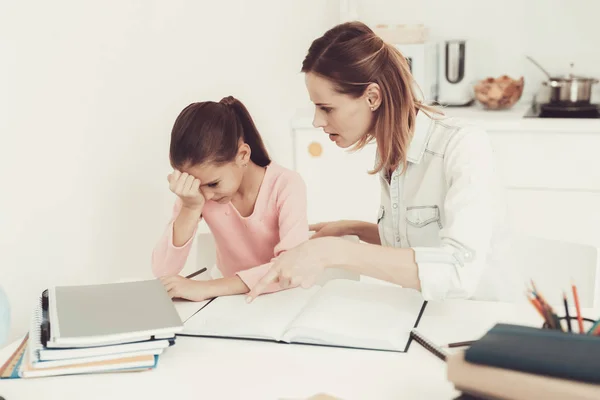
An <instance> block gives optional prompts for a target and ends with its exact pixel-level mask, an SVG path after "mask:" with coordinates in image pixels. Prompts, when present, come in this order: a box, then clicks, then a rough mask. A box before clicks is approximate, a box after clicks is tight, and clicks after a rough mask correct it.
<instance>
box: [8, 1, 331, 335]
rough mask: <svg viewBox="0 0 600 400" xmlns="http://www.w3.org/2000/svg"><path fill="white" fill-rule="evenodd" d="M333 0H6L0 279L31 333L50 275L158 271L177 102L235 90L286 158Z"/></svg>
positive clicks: (76, 279)
mask: <svg viewBox="0 0 600 400" xmlns="http://www.w3.org/2000/svg"><path fill="white" fill-rule="evenodd" d="M338 12H339V8H338V1H337V0H327V1H323V0H293V1H292V0H286V1H280V0H252V1H250V0H248V1H243V0H235V1H231V0H230V1H223V2H218V1H214V0H206V1H198V0H195V1H194V0H162V1H160V0H156V1H143V0H138V1H136V0H109V1H103V2H82V1H78V0H70V1H69V0H57V1H52V2H48V1H43V0H23V1H19V2H16V1H14V2H2V3H1V4H0V135H1V136H0V184H1V186H0V213H1V214H0V285H2V286H3V287H4V288H5V289H6V290H7V292H8V295H9V298H10V301H11V305H12V312H13V323H12V329H11V334H10V338H15V337H16V336H17V335H18V334H21V333H23V332H24V331H25V330H26V327H27V321H28V316H29V311H30V309H31V306H32V304H33V302H34V301H35V300H36V297H37V296H38V295H39V293H40V292H41V290H42V289H43V288H46V287H48V286H49V285H63V284H78V283H83V282H100V281H109V280H116V279H121V278H127V277H149V276H150V264H149V261H150V254H151V250H152V247H153V245H154V243H155V241H156V240H157V238H158V236H159V235H160V234H161V232H162V230H163V228H164V226H165V223H166V221H167V218H168V217H169V215H170V208H171V204H172V201H173V197H172V196H171V195H170V194H169V192H168V188H167V185H166V175H167V174H168V172H169V164H168V143H169V135H170V129H171V126H172V124H173V122H174V119H175V117H176V116H177V114H178V113H179V111H180V110H181V109H182V108H183V107H185V106H186V105H187V104H189V103H190V102H193V101H199V100H208V99H212V100H219V99H220V98H221V97H223V96H226V95H229V94H233V95H235V96H237V97H239V98H240V99H241V100H243V101H244V102H245V103H246V105H247V106H248V108H249V109H250V111H251V113H252V114H253V115H254V117H255V119H256V122H257V124H258V126H259V128H260V130H261V131H262V132H263V134H264V136H265V138H266V140H267V143H268V147H269V148H270V149H271V151H272V155H273V157H274V158H275V160H276V161H278V162H280V163H281V164H283V165H287V166H289V165H290V164H291V151H292V150H291V139H290V135H289V124H290V117H291V116H292V115H293V113H294V110H295V109H296V108H297V107H298V106H299V105H304V104H305V102H306V101H308V100H307V99H308V97H307V95H306V93H305V88H304V82H303V78H302V75H301V74H300V73H299V70H300V66H301V62H302V59H303V57H304V55H305V52H306V51H307V50H308V47H309V45H310V43H311V41H312V40H313V39H315V38H316V37H317V36H319V35H321V34H322V33H323V32H324V31H325V30H326V29H328V28H330V27H331V26H333V25H334V24H335V23H337V22H338V18H339V14H338Z"/></svg>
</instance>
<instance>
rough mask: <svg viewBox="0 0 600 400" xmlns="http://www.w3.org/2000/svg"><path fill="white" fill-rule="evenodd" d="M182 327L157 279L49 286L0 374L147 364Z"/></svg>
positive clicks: (141, 367) (143, 366) (70, 371)
mask: <svg viewBox="0 0 600 400" xmlns="http://www.w3.org/2000/svg"><path fill="white" fill-rule="evenodd" d="M182 329H183V323H182V321H181V318H180V317H179V314H178V313H177V311H176V309H175V307H174V305H173V303H172V301H171V299H170V298H169V295H168V294H167V292H166V291H165V289H164V287H163V285H162V284H161V282H160V281H159V280H147V281H138V282H125V283H114V284H101V285H86V286H59V287H54V288H50V289H49V290H46V291H44V293H43V294H42V296H41V297H40V299H39V302H38V304H36V306H35V309H34V311H33V315H32V318H31V325H30V328H29V332H28V333H27V335H26V336H25V337H24V338H23V341H22V342H21V344H20V346H19V347H18V348H17V350H16V351H15V352H14V353H13V354H12V356H11V357H10V358H9V359H8V360H7V361H6V362H5V363H4V365H2V366H0V378H5V379H7V378H8V379H10V378H32V377H42V376H56V375H74V374H88V373H100V372H102V373H106V372H130V371H142V370H148V369H152V368H155V367H156V365H157V362H158V357H159V355H160V354H161V353H162V352H163V351H164V350H165V349H166V348H168V347H169V346H172V345H174V344H175V334H176V333H178V332H180V331H181V330H182Z"/></svg>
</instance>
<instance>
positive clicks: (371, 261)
mask: <svg viewBox="0 0 600 400" xmlns="http://www.w3.org/2000/svg"><path fill="white" fill-rule="evenodd" d="M463 129H464V128H463ZM492 160H493V154H492V151H491V146H490V143H489V139H488V137H487V135H486V134H485V132H483V131H480V130H476V129H470V128H467V129H465V130H464V131H463V132H460V133H459V134H457V135H455V137H454V138H453V139H452V140H451V141H450V142H449V144H448V148H447V150H446V154H445V157H444V172H445V175H446V179H447V183H448V186H449V189H448V191H447V193H446V197H445V199H444V205H443V207H444V212H445V215H446V218H445V219H446V221H445V226H444V228H443V229H442V231H441V232H440V239H441V242H442V244H441V246H439V247H415V248H413V249H396V248H387V247H382V246H373V245H366V244H356V243H351V242H347V241H344V240H343V239H338V238H332V237H324V238H318V239H315V240H311V241H309V242H308V243H305V244H302V245H301V246H299V247H298V248H296V249H293V250H291V251H289V252H287V253H286V254H284V255H283V256H282V257H281V258H280V259H278V260H277V261H276V263H275V264H274V266H273V268H271V270H270V271H269V272H268V273H267V274H266V275H265V277H264V278H263V279H262V280H261V282H259V283H257V284H256V286H255V287H254V288H253V290H251V292H250V294H249V297H250V299H252V298H255V297H256V296H257V295H259V294H260V293H261V292H262V290H263V288H264V287H266V286H267V285H269V284H270V283H271V282H275V281H279V282H280V284H281V285H282V286H283V287H285V286H287V285H297V284H302V285H303V286H310V285H311V284H313V283H314V281H315V280H316V278H317V277H318V276H319V274H320V273H321V272H322V271H323V269H324V268H327V267H333V266H335V267H342V268H346V269H350V270H352V271H354V272H357V273H359V274H361V275H368V276H372V277H375V278H379V279H383V280H387V281H390V282H394V283H397V284H399V285H402V286H404V287H412V288H415V289H420V290H421V292H422V293H423V297H424V298H425V299H427V300H431V299H445V298H468V297H470V296H471V295H472V293H473V292H474V290H475V288H476V286H477V284H478V282H479V279H480V277H481V274H482V271H483V270H484V268H485V266H486V265H487V253H488V251H489V249H490V247H491V242H492V235H493V230H494V225H495V222H496V218H497V217H498V215H497V214H496V207H495V206H496V202H497V201H498V198H497V197H496V196H497V195H498V194H499V191H497V190H496V189H498V188H499V185H497V180H496V175H495V171H494V165H493V161H492Z"/></svg>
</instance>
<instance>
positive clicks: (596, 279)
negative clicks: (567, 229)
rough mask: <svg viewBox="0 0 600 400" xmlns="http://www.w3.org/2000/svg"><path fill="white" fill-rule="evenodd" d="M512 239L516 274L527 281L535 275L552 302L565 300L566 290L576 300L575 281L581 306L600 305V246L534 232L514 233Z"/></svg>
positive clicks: (538, 284)
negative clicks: (574, 293)
mask: <svg viewBox="0 0 600 400" xmlns="http://www.w3.org/2000/svg"><path fill="white" fill-rule="evenodd" d="M511 242H512V243H511V255H510V260H511V267H512V268H514V271H515V274H516V275H517V276H518V277H519V278H520V279H521V281H522V282H524V283H525V282H529V280H530V279H533V281H534V282H535V284H536V286H537V288H538V290H539V291H540V292H541V293H542V294H543V295H544V296H545V297H546V299H547V300H548V302H550V303H552V304H559V303H562V293H563V291H564V292H565V293H566V294H567V299H568V300H569V303H570V304H573V300H572V290H571V282H574V283H575V284H576V286H577V293H578V297H579V300H580V304H581V307H599V306H600V274H599V270H600V263H599V259H598V248H597V247H595V246H590V245H586V244H580V243H570V242H563V241H558V240H549V239H543V238H539V237H531V236H514V237H513V240H512V241H511ZM523 297H524V296H523Z"/></svg>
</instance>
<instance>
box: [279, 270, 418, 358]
mask: <svg viewBox="0 0 600 400" xmlns="http://www.w3.org/2000/svg"><path fill="white" fill-rule="evenodd" d="M423 302H424V300H423V297H422V296H421V293H419V292H418V291H416V290H412V289H404V288H402V287H400V286H388V285H379V284H375V283H364V282H357V281H350V280H343V279H340V280H334V281H330V282H328V283H326V284H325V286H323V288H322V289H321V290H320V291H319V292H318V293H317V294H316V295H315V296H314V297H313V298H312V299H311V301H310V303H309V304H308V305H307V306H306V307H305V308H304V310H303V311H302V313H301V315H300V316H299V317H298V318H297V319H296V320H295V321H294V322H293V323H292V324H291V325H290V327H289V329H288V330H287V332H286V334H285V335H284V340H285V341H290V342H298V343H314V344H327V345H335V346H347V347H358V348H369V349H381V350H395V351H404V349H405V348H406V344H407V343H408V340H409V337H410V331H411V329H412V328H413V327H414V325H415V323H416V322H417V319H418V316H419V313H420V311H421V308H422V306H423Z"/></svg>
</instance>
